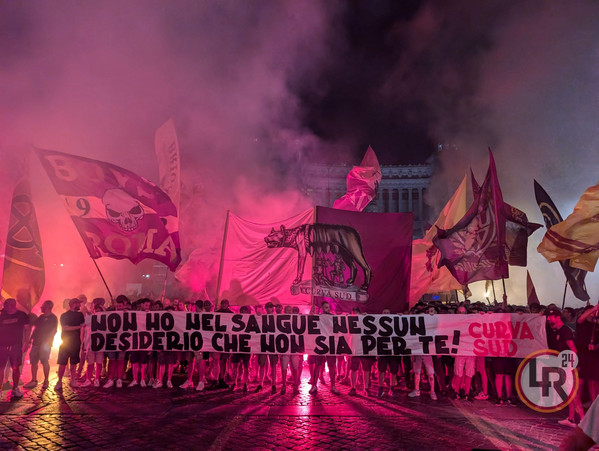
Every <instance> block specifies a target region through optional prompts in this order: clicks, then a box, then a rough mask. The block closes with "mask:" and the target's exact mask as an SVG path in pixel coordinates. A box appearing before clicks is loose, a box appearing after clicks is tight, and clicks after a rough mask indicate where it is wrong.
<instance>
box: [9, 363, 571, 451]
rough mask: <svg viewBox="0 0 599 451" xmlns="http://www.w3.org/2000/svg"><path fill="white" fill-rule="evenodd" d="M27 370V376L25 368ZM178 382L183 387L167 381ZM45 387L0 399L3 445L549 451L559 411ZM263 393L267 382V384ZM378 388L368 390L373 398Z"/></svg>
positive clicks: (322, 392) (304, 393)
mask: <svg viewBox="0 0 599 451" xmlns="http://www.w3.org/2000/svg"><path fill="white" fill-rule="evenodd" d="M26 374H27V372H26ZM174 382H175V386H176V385H178V384H180V383H182V382H183V378H182V376H178V377H175V378H174ZM53 386H54V384H51V386H50V388H49V389H47V390H42V389H41V387H39V386H38V387H37V388H35V389H33V390H23V391H24V397H23V398H22V399H20V400H15V401H10V400H9V393H10V392H7V391H4V392H3V396H2V399H1V400H0V448H1V449H59V448H75V449H80V448H82V449H148V448H151V449H155V448H168V449H175V450H176V449H210V450H219V449H243V450H246V449H247V450H258V449H260V450H262V449H276V450H278V449H293V450H303V449H333V450H338V449H347V450H362V449H365V450H366V449H367V450H371V449H381V450H385V449H390V450H397V449H418V450H423V449H426V450H428V449H444V450H446V449H473V448H482V449H556V447H557V446H558V445H559V443H560V441H561V439H562V438H563V437H564V435H565V434H567V433H568V432H569V430H570V429H568V428H567V427H564V426H560V425H558V424H557V420H558V419H561V418H564V415H565V414H564V413H563V412H561V413H556V414H549V415H548V414H539V413H537V412H534V411H532V410H530V409H528V408H526V407H524V406H518V407H498V406H495V405H493V404H491V403H490V402H488V401H474V402H468V401H452V400H449V399H447V398H442V397H441V398H440V399H439V400H438V401H432V400H431V399H430V397H429V396H428V393H425V392H423V393H422V396H421V397H420V398H415V399H413V398H409V397H408V396H407V392H400V395H399V397H397V398H393V399H392V398H390V397H384V398H382V399H379V398H376V397H367V396H365V395H359V396H357V397H350V396H348V395H347V392H348V391H349V387H347V386H339V388H340V390H341V394H340V395H333V394H332V393H330V391H329V388H330V387H329V386H328V385H325V386H319V391H318V394H317V395H316V396H311V395H310V394H308V390H309V387H310V386H309V385H308V384H307V377H304V383H303V386H302V389H301V393H300V394H299V395H296V396H294V395H293V394H292V393H290V392H288V393H287V394H285V395H280V394H278V393H277V394H276V395H272V394H271V391H270V390H263V391H262V392H260V393H254V392H253V391H252V389H253V388H255V384H253V385H251V386H250V392H249V393H247V394H244V393H242V392H241V390H236V391H234V392H229V391H227V390H220V391H203V392H196V391H195V390H193V391H192V390H187V391H185V390H182V389H178V388H174V389H168V388H163V389H152V388H140V387H135V388H131V389H129V388H121V389H117V388H111V389H102V388H93V387H90V388H76V389H72V388H70V387H69V386H68V383H65V387H64V390H63V393H62V394H60V393H57V392H55V391H54V388H53ZM268 388H270V386H268ZM375 391H376V388H375V390H374V391H373V393H374V392H375Z"/></svg>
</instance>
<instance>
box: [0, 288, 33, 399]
mask: <svg viewBox="0 0 599 451" xmlns="http://www.w3.org/2000/svg"><path fill="white" fill-rule="evenodd" d="M29 324H30V320H29V316H28V315H27V314H26V313H25V312H22V311H21V310H17V301H16V300H15V299H13V298H9V299H7V300H6V301H4V308H3V309H2V312H1V313H0V369H1V371H0V392H1V390H2V386H3V382H4V367H5V366H6V363H7V362H10V366H11V368H12V381H13V384H12V387H13V388H12V391H11V399H13V398H14V399H16V398H21V397H22V396H23V394H22V393H21V390H20V389H19V377H21V364H22V363H23V352H24V343H27V340H28V335H29V331H30V329H31V328H30V326H29Z"/></svg>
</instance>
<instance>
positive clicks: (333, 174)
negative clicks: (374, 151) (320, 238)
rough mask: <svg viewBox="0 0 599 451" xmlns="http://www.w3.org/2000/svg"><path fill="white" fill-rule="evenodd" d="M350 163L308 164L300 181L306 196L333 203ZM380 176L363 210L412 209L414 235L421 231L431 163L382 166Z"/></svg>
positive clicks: (342, 188)
mask: <svg viewBox="0 0 599 451" xmlns="http://www.w3.org/2000/svg"><path fill="white" fill-rule="evenodd" d="M351 168H352V166H349V165H332V166H325V165H307V166H304V168H303V171H302V183H303V186H304V189H303V190H304V193H305V194H306V196H309V197H311V198H312V199H314V205H323V206H326V207H332V206H333V202H334V201H335V200H336V199H338V198H339V197H341V196H343V195H344V194H345V191H346V185H345V181H346V178H347V174H348V172H349V171H350V169H351ZM381 171H382V173H383V179H382V180H381V183H380V185H379V189H378V192H377V196H376V198H375V199H374V200H373V201H372V202H371V203H370V204H369V205H368V206H367V207H366V209H365V210H364V211H368V212H377V213H404V212H413V213H414V237H415V238H418V237H421V236H422V235H423V234H424V231H425V229H426V219H427V217H428V211H427V206H426V204H425V203H424V196H425V194H426V190H427V189H428V188H429V186H430V181H431V176H432V172H433V168H432V165H430V164H420V165H406V166H397V165H390V166H381Z"/></svg>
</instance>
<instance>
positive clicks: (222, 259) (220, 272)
mask: <svg viewBox="0 0 599 451" xmlns="http://www.w3.org/2000/svg"><path fill="white" fill-rule="evenodd" d="M230 213H231V210H227V219H226V220H225V230H224V232H223V247H222V249H221V252H220V266H219V267H218V279H217V281H216V298H215V299H214V307H215V309H216V303H217V302H218V301H219V300H220V297H219V296H220V284H221V282H222V278H223V266H224V265H225V244H226V241H227V232H228V230H229V215H230Z"/></svg>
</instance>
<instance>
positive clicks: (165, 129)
mask: <svg viewBox="0 0 599 451" xmlns="http://www.w3.org/2000/svg"><path fill="white" fill-rule="evenodd" d="M154 147H155V149H156V158H157V159H158V175H159V177H160V187H161V188H162V189H163V190H164V191H165V192H166V194H168V196H169V197H170V198H171V201H172V202H173V204H175V207H177V211H180V209H179V206H180V199H181V160H180V158H179V142H178V140H177V131H176V130H175V123H174V122H173V120H172V119H169V120H168V121H166V122H165V123H164V124H162V126H160V128H159V129H158V130H156V136H155V138H154Z"/></svg>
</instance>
